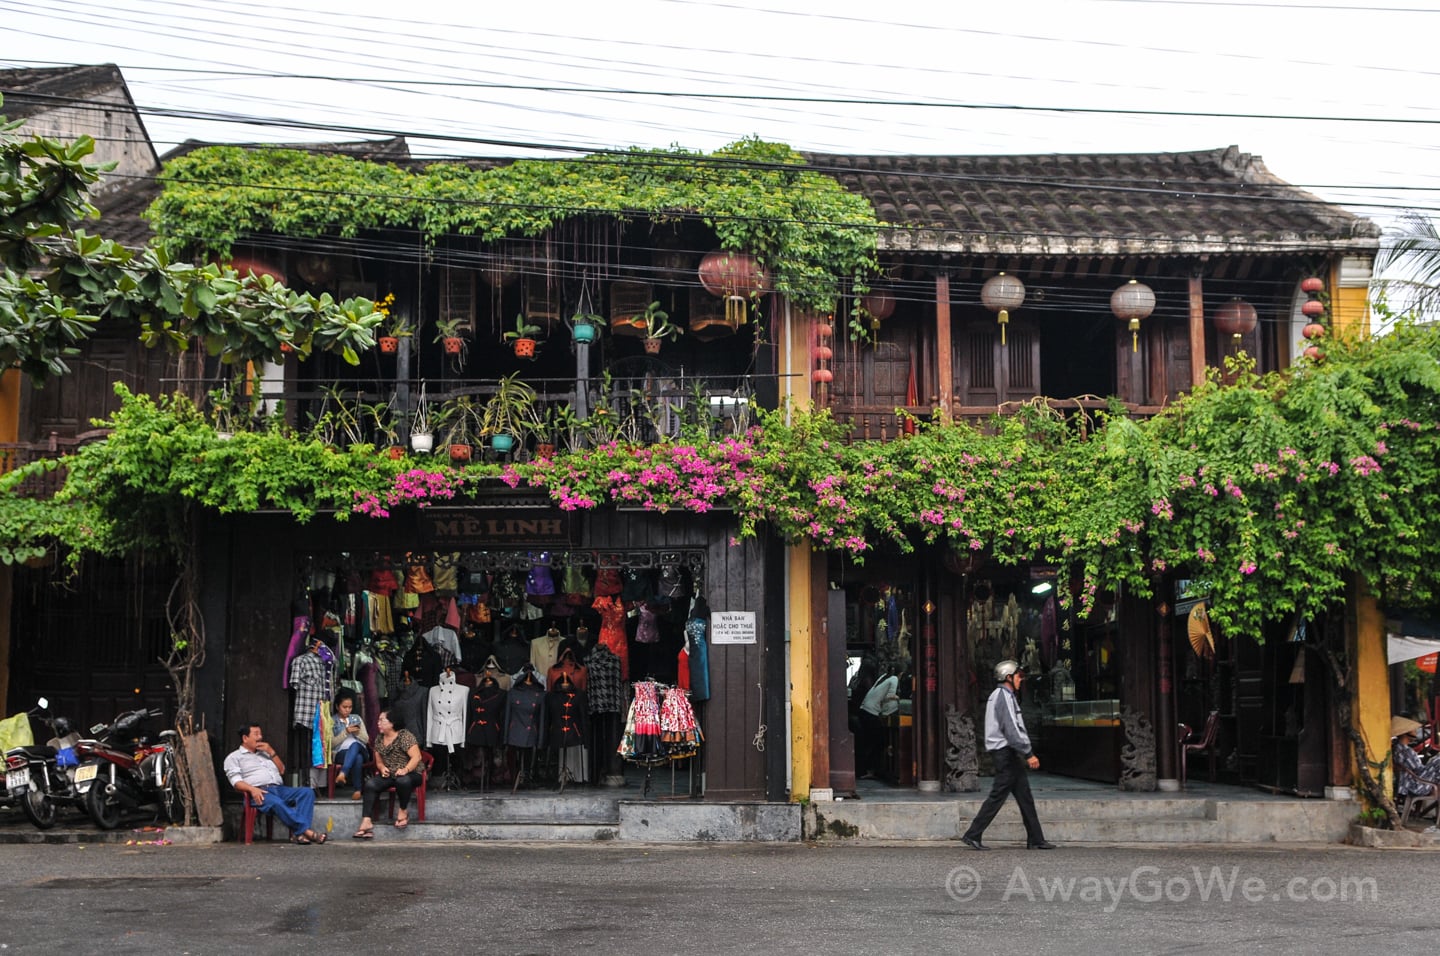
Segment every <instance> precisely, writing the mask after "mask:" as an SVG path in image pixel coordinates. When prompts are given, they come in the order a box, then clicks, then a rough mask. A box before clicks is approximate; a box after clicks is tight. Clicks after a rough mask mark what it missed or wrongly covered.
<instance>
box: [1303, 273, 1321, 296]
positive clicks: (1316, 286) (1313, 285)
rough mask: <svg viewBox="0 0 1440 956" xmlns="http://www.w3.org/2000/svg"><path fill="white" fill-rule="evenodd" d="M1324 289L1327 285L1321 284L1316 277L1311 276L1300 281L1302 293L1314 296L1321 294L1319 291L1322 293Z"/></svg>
mask: <svg viewBox="0 0 1440 956" xmlns="http://www.w3.org/2000/svg"><path fill="white" fill-rule="evenodd" d="M1323 288H1325V283H1323V282H1321V281H1320V280H1319V279H1317V278H1315V277H1314V276H1310V277H1309V278H1306V279H1301V280H1300V291H1301V292H1307V293H1312V294H1313V293H1316V292H1319V291H1320V290H1321V289H1323Z"/></svg>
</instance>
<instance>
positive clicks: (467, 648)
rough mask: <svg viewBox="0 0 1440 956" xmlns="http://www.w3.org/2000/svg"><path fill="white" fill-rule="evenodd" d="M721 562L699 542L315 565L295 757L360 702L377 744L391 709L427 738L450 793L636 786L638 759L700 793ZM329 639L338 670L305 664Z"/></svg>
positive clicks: (302, 594)
mask: <svg viewBox="0 0 1440 956" xmlns="http://www.w3.org/2000/svg"><path fill="white" fill-rule="evenodd" d="M704 569H705V552H704V551H702V550H699V549H676V550H626V551H603V550H602V551H595V550H558V549H556V550H550V549H546V548H544V547H543V546H535V547H531V548H526V549H524V550H521V549H506V550H498V549H497V550H483V551H479V550H476V551H453V552H451V551H444V552H440V551H436V552H426V553H420V552H405V553H391V554H386V553H381V552H375V553H365V554H358V553H339V554H305V555H302V556H300V558H299V560H298V566H297V582H298V583H297V590H298V592H299V593H298V594H297V602H296V608H297V612H296V613H297V616H296V620H295V627H296V633H295V634H294V635H292V640H291V650H292V654H291V656H290V657H289V658H287V661H286V668H287V673H288V674H289V675H290V676H291V678H292V679H291V687H290V690H291V699H292V701H295V702H296V706H295V707H294V709H293V710H292V712H291V713H292V721H291V725H290V729H291V735H292V740H291V746H292V749H294V750H295V751H296V752H301V753H309V752H312V750H313V748H314V747H315V746H316V744H315V743H314V738H315V737H316V733H315V729H316V727H321V728H323V727H325V726H327V725H328V724H329V723H330V722H331V721H333V717H332V716H331V715H330V712H329V707H328V702H329V701H331V700H333V699H335V697H336V695H337V694H342V695H343V694H345V693H347V692H348V694H350V695H353V697H354V698H355V712H356V713H358V714H360V715H361V719H362V721H363V722H364V724H365V726H366V728H367V730H368V732H369V735H370V736H371V737H372V739H373V737H374V735H375V733H376V727H375V718H376V717H377V716H378V714H379V712H380V710H381V709H384V710H386V711H387V712H388V713H390V714H391V715H392V720H393V718H394V716H396V715H398V716H399V718H400V720H401V722H402V723H404V724H405V726H406V727H407V728H408V729H410V730H411V731H412V732H413V733H415V735H416V737H417V738H418V740H419V741H420V743H421V745H422V746H423V747H425V748H426V749H427V750H428V752H429V753H430V754H431V756H432V757H433V758H434V766H433V777H432V781H433V782H432V784H431V787H432V788H433V789H438V790H473V791H480V792H485V791H497V790H504V791H509V792H512V793H517V794H520V793H525V792H533V791H544V792H547V793H553V792H555V791H556V790H557V789H565V788H569V787H584V786H599V785H607V786H621V785H624V783H625V781H626V774H625V769H626V767H627V766H631V765H633V766H636V767H638V768H640V769H641V770H642V772H643V771H653V770H654V768H655V767H657V766H664V768H665V770H666V772H665V773H664V774H662V775H661V776H662V777H663V786H664V787H666V788H667V789H668V788H669V787H670V786H671V779H672V776H673V777H674V779H675V781H676V786H678V787H680V788H681V791H680V794H679V795H700V793H701V792H702V789H703V781H704V774H703V765H702V762H701V758H700V752H701V740H700V733H699V732H697V727H699V728H703V726H704V711H705V703H706V701H708V700H709V697H710V680H709V654H708V650H709V645H708V634H707V629H708V622H709V618H710V612H709V608H708V605H707V603H706V599H705V593H704V592H705V575H704ZM316 637H318V638H319V639H320V642H321V644H320V647H319V649H318V654H319V656H320V657H322V658H325V659H326V660H325V667H324V668H323V670H321V669H319V668H316V667H315V666H314V665H313V664H312V663H311V662H308V661H303V660H301V658H303V657H304V656H305V654H307V653H311V654H313V653H316V652H315V651H307V648H309V647H311V646H312V644H313V641H314V638H316ZM297 662H298V663H297ZM318 675H323V681H324V683H323V684H321V685H320V686H318V687H313V686H310V685H311V684H312V683H314V682H315V681H316V680H319V679H322V677H320V676H318ZM302 699H303V700H304V701H307V702H311V703H307V704H306V706H304V707H302V706H300V704H299V701H301V700H302ZM312 707H313V708H314V710H313V711H312V709H311V708H312ZM629 718H633V720H628V719H629ZM321 736H322V745H325V744H324V741H323V736H324V735H321ZM329 761H333V756H332V757H330V758H329ZM672 771H673V773H672ZM650 778H651V774H650V773H649V772H645V773H644V775H643V779H644V780H646V781H647V786H648V781H649V780H650ZM635 779H639V777H635ZM347 796H348V794H347Z"/></svg>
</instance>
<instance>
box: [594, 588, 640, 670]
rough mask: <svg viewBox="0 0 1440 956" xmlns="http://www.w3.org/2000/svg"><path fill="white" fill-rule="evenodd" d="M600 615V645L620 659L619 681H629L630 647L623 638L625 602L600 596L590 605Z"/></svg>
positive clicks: (616, 598)
mask: <svg viewBox="0 0 1440 956" xmlns="http://www.w3.org/2000/svg"><path fill="white" fill-rule="evenodd" d="M591 607H593V608H594V609H595V610H596V611H598V612H599V613H600V643H601V644H603V645H605V646H606V647H608V648H610V652H611V653H612V654H614V655H615V656H616V657H618V658H619V659H620V679H621V680H622V681H625V680H629V679H630V645H629V641H628V640H627V639H626V636H625V602H624V601H622V600H620V599H619V598H618V597H611V596H609V595H601V596H600V597H597V598H596V599H595V601H594V603H593V604H591Z"/></svg>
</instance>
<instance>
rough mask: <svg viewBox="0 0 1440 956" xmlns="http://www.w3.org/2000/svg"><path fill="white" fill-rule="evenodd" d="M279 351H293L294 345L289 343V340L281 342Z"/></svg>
mask: <svg viewBox="0 0 1440 956" xmlns="http://www.w3.org/2000/svg"><path fill="white" fill-rule="evenodd" d="M280 351H282V352H293V351H295V346H293V345H291V344H290V343H289V342H281V343H280Z"/></svg>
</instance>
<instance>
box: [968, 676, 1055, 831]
mask: <svg viewBox="0 0 1440 956" xmlns="http://www.w3.org/2000/svg"><path fill="white" fill-rule="evenodd" d="M995 680H996V681H997V682H998V683H999V686H998V687H996V688H995V690H994V691H993V692H991V694H990V699H989V700H988V701H986V702H985V749H986V750H988V751H989V752H990V757H991V759H993V760H994V761H995V783H994V785H993V786H992V787H991V788H990V795H989V796H988V797H986V798H985V802H984V803H983V804H981V806H980V812H979V813H977V814H975V819H974V820H971V821H970V827H969V828H968V829H967V830H966V831H965V832H964V834H962V835H961V837H960V840H961V842H963V843H964V844H965V845H966V846H968V847H969V848H970V849H972V850H988V849H990V848H989V847H988V846H986V845H985V844H984V843H981V842H980V838H981V837H982V836H984V835H985V828H986V827H988V826H989V825H990V821H991V820H993V819H994V818H995V814H996V813H998V812H999V811H1000V808H1001V807H1002V806H1003V805H1004V804H1005V798H1006V797H1008V796H1010V794H1012V793H1013V794H1014V795H1015V803H1016V804H1017V805H1018V806H1019V807H1020V819H1021V820H1022V821H1024V823H1025V839H1026V846H1027V847H1028V848H1029V849H1031V850H1053V849H1055V844H1053V843H1051V842H1050V841H1048V840H1046V839H1045V831H1044V830H1043V829H1042V828H1041V826H1040V817H1039V815H1038V814H1036V812H1035V798H1034V797H1033V796H1031V795H1030V777H1029V774H1028V771H1029V770H1039V769H1040V758H1039V757H1037V756H1035V754H1034V753H1033V752H1032V751H1031V749H1030V735H1029V734H1028V733H1026V732H1025V718H1024V717H1022V716H1021V715H1020V685H1021V683H1022V682H1023V681H1024V680H1025V671H1024V670H1022V669H1021V667H1020V665H1019V664H1018V663H1016V662H1015V661H1001V662H1000V663H998V664H996V665H995Z"/></svg>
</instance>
